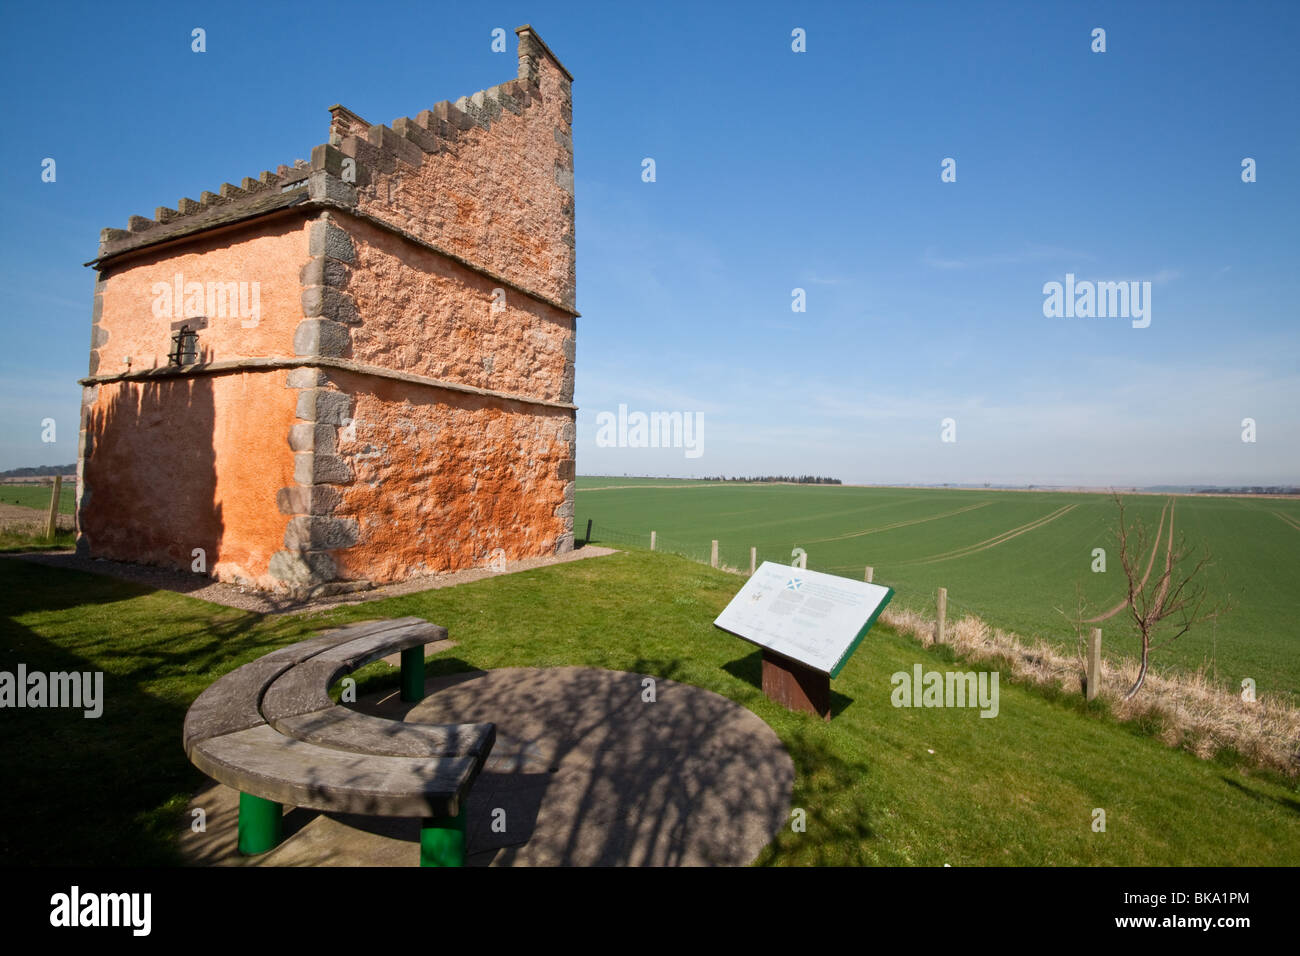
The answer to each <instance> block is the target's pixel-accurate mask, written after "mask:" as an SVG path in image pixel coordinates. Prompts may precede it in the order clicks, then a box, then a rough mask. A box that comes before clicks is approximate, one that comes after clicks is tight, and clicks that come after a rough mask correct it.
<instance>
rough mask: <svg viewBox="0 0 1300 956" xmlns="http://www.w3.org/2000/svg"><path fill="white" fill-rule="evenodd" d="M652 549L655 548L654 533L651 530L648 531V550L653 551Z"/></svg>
mask: <svg viewBox="0 0 1300 956" xmlns="http://www.w3.org/2000/svg"><path fill="white" fill-rule="evenodd" d="M654 549H655V533H654V532H653V531H651V532H650V550H651V551H653V550H654Z"/></svg>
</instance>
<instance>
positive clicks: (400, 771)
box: [183, 617, 496, 865]
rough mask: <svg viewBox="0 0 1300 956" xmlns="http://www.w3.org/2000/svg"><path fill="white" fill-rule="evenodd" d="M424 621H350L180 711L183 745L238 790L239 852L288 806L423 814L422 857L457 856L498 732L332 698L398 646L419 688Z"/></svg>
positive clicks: (405, 677) (432, 634)
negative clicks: (346, 680)
mask: <svg viewBox="0 0 1300 956" xmlns="http://www.w3.org/2000/svg"><path fill="white" fill-rule="evenodd" d="M446 637H447V631H446V628H442V627H438V626H437V625H434V624H430V623H429V622H428V621H425V620H422V619H421V618H415V617H410V618H399V619H396V620H391V621H379V622H368V623H365V624H354V625H349V626H347V627H342V628H338V629H336V630H333V631H327V632H325V633H323V634H319V635H317V636H316V637H313V638H311V639H309V640H306V641H302V642H300V643H298V644H294V645H292V646H290V647H285V648H281V649H280V650H277V651H273V652H272V653H270V654H267V655H265V656H264V657H260V658H258V659H257V660H255V661H252V662H250V663H248V664H245V665H243V666H242V667H239V668H236V669H235V670H233V671H231V672H230V673H229V674H226V675H225V676H223V677H221V678H219V679H218V680H217V681H215V682H214V683H213V684H212V685H211V686H209V687H208V688H207V689H206V690H205V691H204V692H203V693H202V694H200V695H199V696H198V698H196V699H195V701H194V703H193V705H191V707H190V709H189V712H188V713H187V714H186V716H185V728H184V734H183V741H184V746H185V753H186V755H187V756H188V757H189V758H190V760H191V761H192V762H193V763H194V765H195V766H197V767H198V768H199V769H200V770H202V771H203V772H204V773H206V774H207V775H208V776H210V777H212V778H213V779H215V780H217V781H219V782H221V783H224V784H226V785H227V786H230V787H233V788H235V789H237V790H238V791H239V794H240V796H239V849H240V852H243V853H261V852H264V851H266V850H269V849H271V848H272V847H274V846H275V845H276V844H278V843H279V841H280V832H281V830H280V824H281V817H282V815H283V806H282V805H283V804H289V805H291V806H298V807H307V808H309V809H314V810H322V811H325V812H334V813H358V814H367V815H371V816H396V817H420V818H422V820H423V823H422V827H421V831H420V847H421V852H420V861H421V864H423V865H461V864H462V863H463V862H464V855H465V801H466V798H467V797H468V794H469V790H470V788H471V786H472V785H473V783H474V780H475V778H477V776H478V774H479V771H480V770H482V768H483V764H484V762H485V761H486V760H487V758H488V755H489V754H490V753H491V751H492V745H493V743H494V742H495V740H496V727H495V725H493V724H486V723H477V724H409V723H402V722H400V721H393V720H385V719H383V718H380V717H372V716H370V715H368V714H362V713H359V712H357V711H353V710H349V709H347V708H345V707H340V706H339V705H337V704H335V703H334V701H333V700H332V699H331V698H330V696H329V688H330V686H331V685H332V684H333V683H334V682H335V681H337V680H338V679H339V678H341V677H343V676H344V675H346V674H349V673H351V672H353V671H355V670H357V669H358V668H360V667H364V666H365V665H366V664H369V663H371V662H372V661H376V660H379V659H380V658H383V657H386V656H388V655H390V654H393V653H395V652H401V655H402V699H403V700H419V699H420V698H421V697H423V694H424V646H425V645H426V644H429V643H432V642H434V641H439V640H445V639H446Z"/></svg>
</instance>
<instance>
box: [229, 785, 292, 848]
mask: <svg viewBox="0 0 1300 956" xmlns="http://www.w3.org/2000/svg"><path fill="white" fill-rule="evenodd" d="M283 813H284V808H283V807H281V806H280V804H278V803H276V802H275V801H273V800H263V799H262V798H261V797H255V796H253V795H252V794H251V793H241V794H240V795H239V852H240V853H242V854H244V855H245V856H253V855H255V854H257V853H265V852H266V851H267V850H273V849H275V847H277V846H278V845H279V843H280V835H281V823H282V821H283V819H284V816H283Z"/></svg>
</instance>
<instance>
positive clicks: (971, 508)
mask: <svg viewBox="0 0 1300 956" xmlns="http://www.w3.org/2000/svg"><path fill="white" fill-rule="evenodd" d="M991 504H993V502H991V501H981V502H980V503H979V504H975V505H967V506H966V507H965V508H958V509H957V510H956V511H946V512H944V513H943V514H941V515H929V516H927V517H925V518H910V519H908V520H907V521H895V522H894V523H893V524H885V525H881V526H880V527H879V528H867V529H866V530H864V531H850V532H849V533H848V534H837V535H835V536H834V537H831V538H814V539H812V540H811V541H809V542H808V543H809V544H825V543H826V542H827V541H843V540H845V539H846V538H861V537H863V536H864V535H868V534H876V533H878V532H881V531H893V530H894V529H896V528H908V527H911V526H912V525H914V524H925V522H927V521H938V520H939V519H940V518H951V517H952V516H953V515H959V514H964V513H965V512H967V511H974V510H975V509H976V508H984V507H987V506H988V505H991ZM1071 507H1073V505H1071Z"/></svg>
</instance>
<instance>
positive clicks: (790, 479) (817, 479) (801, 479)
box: [700, 475, 843, 485]
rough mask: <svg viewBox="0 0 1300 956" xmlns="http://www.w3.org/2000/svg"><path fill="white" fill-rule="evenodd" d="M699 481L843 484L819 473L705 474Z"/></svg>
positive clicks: (836, 479)
mask: <svg viewBox="0 0 1300 956" xmlns="http://www.w3.org/2000/svg"><path fill="white" fill-rule="evenodd" d="M700 481H754V482H762V481H779V482H785V483H787V484H791V485H840V484H843V482H842V481H840V480H839V479H838V478H825V477H823V476H821V475H754V476H750V477H744V476H742V475H733V476H732V477H730V478H728V477H727V476H725V475H706V476H705V477H703V478H701V479H700Z"/></svg>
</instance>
